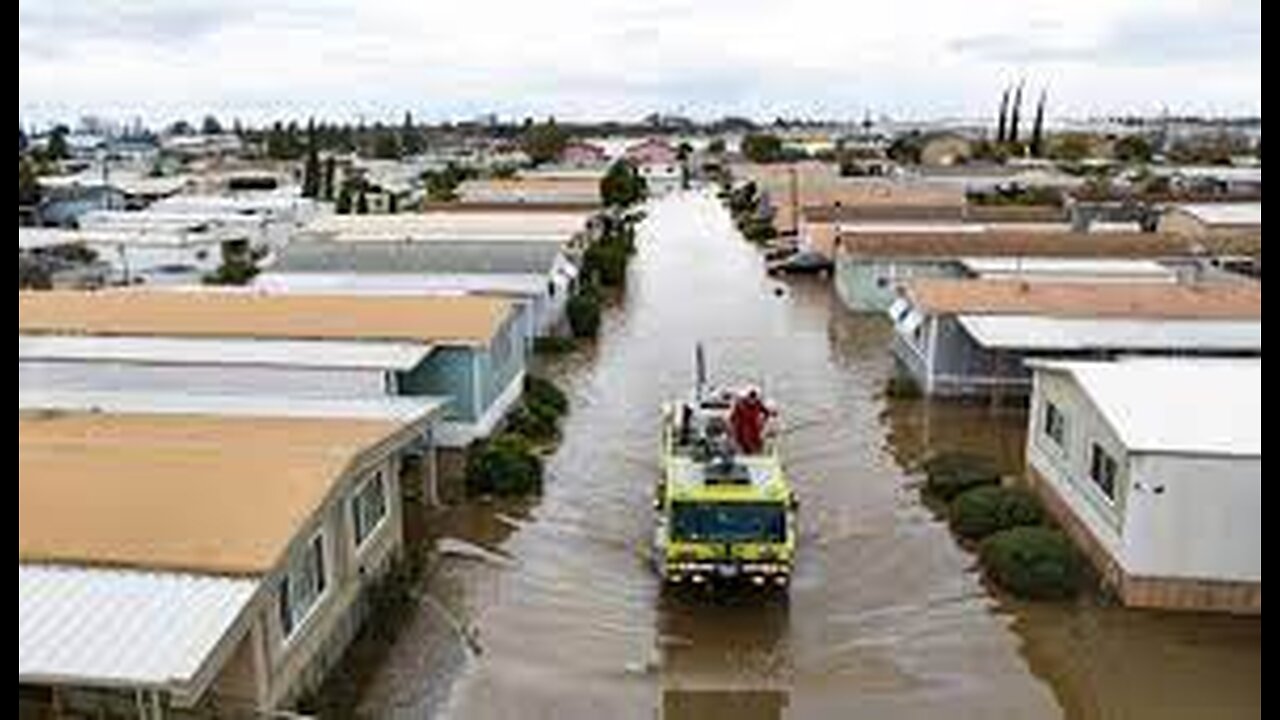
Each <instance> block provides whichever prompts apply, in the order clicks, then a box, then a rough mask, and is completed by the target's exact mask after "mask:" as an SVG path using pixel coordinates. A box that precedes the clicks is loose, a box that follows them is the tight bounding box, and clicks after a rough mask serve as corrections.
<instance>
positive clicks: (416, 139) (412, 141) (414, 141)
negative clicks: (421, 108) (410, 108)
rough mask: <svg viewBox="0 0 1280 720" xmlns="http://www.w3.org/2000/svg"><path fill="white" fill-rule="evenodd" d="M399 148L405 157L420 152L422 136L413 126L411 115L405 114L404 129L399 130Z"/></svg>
mask: <svg viewBox="0 0 1280 720" xmlns="http://www.w3.org/2000/svg"><path fill="white" fill-rule="evenodd" d="M400 148H401V149H402V150H403V151H404V154H405V155H417V154H418V153H420V152H422V134H421V133H419V132H418V128H416V127H415V126H414V124H413V113H410V112H405V114H404V127H403V128H401V130H400Z"/></svg>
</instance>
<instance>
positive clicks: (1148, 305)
mask: <svg viewBox="0 0 1280 720" xmlns="http://www.w3.org/2000/svg"><path fill="white" fill-rule="evenodd" d="M904 287H905V291H906V293H907V295H908V297H910V298H911V300H912V301H913V302H914V303H915V304H916V305H917V306H919V307H921V308H922V309H924V310H926V311H928V312H932V313H966V314H990V315H1008V314H1015V315H1045V316H1052V317H1090V318H1097V317H1127V318H1153V319H1161V318H1169V319H1172V318H1189V319H1190V318H1196V319H1215V318H1216V319H1252V318H1257V319H1261V318H1262V285H1261V284H1257V283H1251V282H1230V283H1226V282H1224V283H1199V284H1181V283H1134V284H1128V283H1098V284H1086V283H1079V282H1035V283H1027V282H1022V281H1018V280H956V279H939V278H919V279H915V280H909V281H907V282H906V283H905V286H904Z"/></svg>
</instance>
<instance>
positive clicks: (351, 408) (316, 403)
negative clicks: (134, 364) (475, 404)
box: [18, 387, 449, 422]
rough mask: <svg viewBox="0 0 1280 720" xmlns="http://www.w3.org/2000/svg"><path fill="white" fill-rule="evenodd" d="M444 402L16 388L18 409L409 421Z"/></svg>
mask: <svg viewBox="0 0 1280 720" xmlns="http://www.w3.org/2000/svg"><path fill="white" fill-rule="evenodd" d="M448 402H449V399H448V398H441V397H427V396H415V397H395V396H386V397H376V398H304V397H285V396H279V395H247V394H245V395H241V394H218V395H212V394H192V393H187V392H181V393H179V392H153V391H132V392H131V391H116V390H110V391H102V390H45V389H38V390H32V389H25V388H22V387H19V388H18V409H19V410H82V411H94V412H105V413H151V414H157V415H169V414H174V415H218V416H224V417H284V418H321V419H323V418H344V419H351V420H395V421H398V422H414V421H416V420H418V419H420V418H422V417H424V416H429V415H435V414H438V413H439V412H440V411H441V410H443V409H444V407H445V405H446V404H447V403H448Z"/></svg>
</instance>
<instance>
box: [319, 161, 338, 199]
mask: <svg viewBox="0 0 1280 720" xmlns="http://www.w3.org/2000/svg"><path fill="white" fill-rule="evenodd" d="M336 170H337V160H335V159H334V157H333V155H330V156H329V157H327V158H325V159H324V182H322V183H321V184H320V185H321V193H322V196H323V197H324V199H325V200H332V199H333V180H334V175H335V174H336Z"/></svg>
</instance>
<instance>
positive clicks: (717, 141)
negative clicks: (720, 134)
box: [707, 138, 724, 155]
mask: <svg viewBox="0 0 1280 720" xmlns="http://www.w3.org/2000/svg"><path fill="white" fill-rule="evenodd" d="M707 152H709V153H711V154H712V155H723V154H724V138H712V139H711V142H709V143H707Z"/></svg>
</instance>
